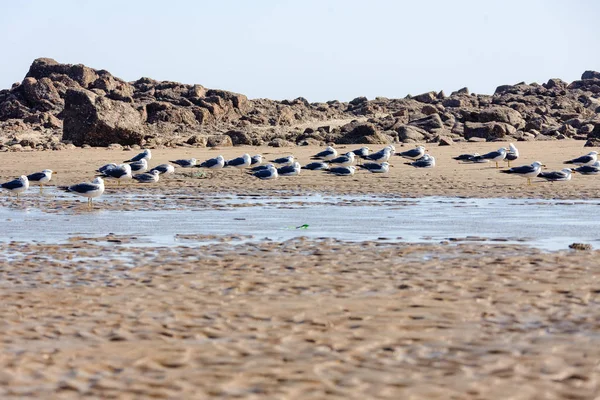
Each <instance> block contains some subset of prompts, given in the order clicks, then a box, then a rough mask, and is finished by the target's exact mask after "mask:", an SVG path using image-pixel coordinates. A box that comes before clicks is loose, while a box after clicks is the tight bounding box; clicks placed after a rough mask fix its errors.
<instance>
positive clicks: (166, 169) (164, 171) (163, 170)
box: [148, 164, 175, 175]
mask: <svg viewBox="0 0 600 400" xmlns="http://www.w3.org/2000/svg"><path fill="white" fill-rule="evenodd" d="M152 171H158V172H159V173H160V174H161V175H169V174H174V173H175V167H174V166H172V165H171V164H159V165H157V166H156V167H154V168H152V169H151V170H150V171H148V172H152Z"/></svg>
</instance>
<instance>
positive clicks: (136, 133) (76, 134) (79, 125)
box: [62, 89, 144, 146]
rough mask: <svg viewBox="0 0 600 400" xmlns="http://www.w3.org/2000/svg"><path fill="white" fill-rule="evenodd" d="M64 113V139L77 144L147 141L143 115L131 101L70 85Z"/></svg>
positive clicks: (139, 142) (95, 144)
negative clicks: (123, 100) (112, 97)
mask: <svg viewBox="0 0 600 400" xmlns="http://www.w3.org/2000/svg"><path fill="white" fill-rule="evenodd" d="M63 116H64V122H63V125H64V127H63V136H62V139H63V140H64V141H71V142H72V143H73V144H74V145H76V146H82V145H84V144H89V145H91V146H108V145H110V144H111V143H119V144H121V145H133V144H138V145H141V144H143V140H144V133H143V130H144V129H143V125H142V124H143V121H142V116H141V114H140V112H139V111H138V110H136V109H135V108H133V107H132V106H131V105H130V104H128V103H124V102H122V101H116V100H111V99H108V98H106V97H103V96H98V95H96V94H94V93H93V92H91V91H89V90H85V89H69V90H68V91H67V93H66V97H65V109H64V111H63Z"/></svg>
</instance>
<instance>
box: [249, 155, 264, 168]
mask: <svg viewBox="0 0 600 400" xmlns="http://www.w3.org/2000/svg"><path fill="white" fill-rule="evenodd" d="M262 162H263V156H262V154H257V155H255V156H252V162H251V163H250V165H260V164H262Z"/></svg>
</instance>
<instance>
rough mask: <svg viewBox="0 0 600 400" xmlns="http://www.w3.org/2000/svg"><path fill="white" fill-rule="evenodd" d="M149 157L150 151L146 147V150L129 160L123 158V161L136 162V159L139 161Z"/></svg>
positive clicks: (148, 159) (147, 159)
mask: <svg viewBox="0 0 600 400" xmlns="http://www.w3.org/2000/svg"><path fill="white" fill-rule="evenodd" d="M151 158H152V153H151V152H150V150H148V149H146V150H144V151H142V152H141V153H140V154H138V155H136V156H135V157H133V158H131V159H129V160H125V161H123V162H136V161H140V160H146V161H150V159H151Z"/></svg>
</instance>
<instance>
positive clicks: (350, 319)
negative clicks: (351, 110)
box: [0, 141, 600, 399]
mask: <svg viewBox="0 0 600 400" xmlns="http://www.w3.org/2000/svg"><path fill="white" fill-rule="evenodd" d="M499 145H500V144H496V143H492V144H489V143H484V144H465V145H457V146H453V147H432V148H431V149H430V152H431V153H432V154H433V155H435V156H436V158H437V160H438V167H436V168H435V169H432V170H416V169H413V168H412V167H409V166H406V165H403V164H402V163H401V162H400V159H396V160H395V161H394V164H395V168H394V169H393V172H392V173H391V174H390V175H389V176H387V177H380V176H374V175H371V174H368V173H366V172H363V173H360V174H358V175H357V176H356V177H354V178H341V177H332V176H327V175H325V174H322V173H319V172H309V173H306V174H304V173H303V175H302V176H300V177H295V178H281V179H279V180H277V181H274V182H264V181H259V180H257V179H254V178H252V177H249V176H246V175H243V174H240V173H239V172H238V171H235V170H231V171H223V172H222V173H221V174H220V176H214V177H213V178H212V179H198V178H194V177H191V176H190V177H181V175H176V176H174V177H172V178H169V179H168V180H167V179H165V180H164V181H163V182H161V183H159V184H158V185H156V186H144V187H143V188H142V187H140V186H139V185H135V184H131V185H128V186H127V187H125V188H116V187H111V188H110V189H109V190H108V191H107V192H108V193H107V195H105V199H106V200H105V202H104V203H103V204H102V205H101V206H100V207H109V205H110V207H111V208H116V209H118V208H119V207H120V206H119V202H118V201H112V200H110V194H112V193H117V192H118V191H122V192H125V193H127V192H141V191H150V192H157V193H162V192H164V191H165V188H168V190H173V189H175V186H176V185H180V184H183V185H184V186H185V188H184V189H183V192H186V191H187V192H189V193H192V192H193V193H198V192H200V193H203V192H205V191H209V190H219V191H226V192H238V189H237V187H238V186H239V187H240V189H239V192H243V193H261V194H272V195H280V192H279V190H286V191H299V192H303V191H327V192H341V193H387V194H399V195H402V196H425V195H448V196H456V195H461V196H477V197H495V196H502V197H534V198H537V197H542V198H555V197H557V198H595V197H598V190H597V189H598V188H599V184H598V183H597V182H598V179H600V178H598V177H593V176H587V177H586V176H584V177H581V176H576V177H574V179H573V180H572V181H571V182H562V183H555V184H550V183H542V182H537V181H536V182H535V184H534V185H533V186H532V187H527V186H526V185H525V182H524V180H522V179H519V178H517V177H511V176H504V175H503V174H499V173H498V172H497V171H496V170H494V169H493V168H490V167H491V165H481V164H479V165H459V164H458V163H456V162H455V161H453V160H451V158H450V157H451V156H452V155H456V154H459V153H461V152H467V151H469V152H472V151H479V152H480V153H481V152H482V151H486V150H493V149H495V148H497V147H498V146H499ZM518 145H519V148H520V150H521V153H522V159H521V160H520V162H519V164H521V163H529V162H532V161H535V160H540V161H543V162H545V163H546V164H547V165H548V167H549V168H550V169H560V168H562V164H561V161H562V160H564V159H568V158H571V157H574V156H577V155H580V154H584V153H587V152H588V151H589V149H583V148H582V146H581V142H574V141H573V142H569V141H565V142H552V143H522V144H521V143H518ZM558 146H560V147H558ZM352 148H354V146H348V149H352ZM398 150H399V148H398ZM245 151H248V152H250V153H256V152H263V154H265V153H270V154H269V156H275V155H284V154H288V152H287V151H286V150H281V151H279V150H278V149H272V148H230V149H221V150H208V149H191V148H186V149H178V150H171V149H165V150H156V151H153V154H154V158H153V160H152V161H153V163H152V164H157V163H160V162H165V161H167V160H168V159H172V158H183V157H192V156H193V157H196V158H199V159H204V158H207V157H212V156H215V155H217V154H219V153H222V154H223V155H225V156H226V157H233V156H235V155H239V154H241V153H243V152H245ZM316 151H317V149H316V148H310V147H309V148H293V149H291V152H292V153H293V154H295V155H296V156H298V157H299V158H300V159H301V161H302V162H306V161H307V160H308V156H309V155H310V154H313V153H314V152H316ZM132 154H133V153H131V152H122V151H109V150H101V149H84V150H73V151H62V152H35V153H18V154H17V153H4V154H2V155H0V158H1V159H2V163H1V165H0V176H2V177H3V178H8V177H12V176H18V175H20V174H22V173H30V172H34V171H36V170H41V169H43V168H51V169H54V170H57V171H59V175H58V176H57V178H58V183H59V184H67V183H74V182H78V181H81V180H82V179H84V178H88V179H89V178H91V177H92V176H93V174H92V171H93V170H94V169H95V168H97V167H98V166H99V165H101V164H103V163H106V162H110V161H120V160H124V159H126V158H128V157H130V156H131V155H132ZM195 171H196V170H192V172H195ZM188 172H190V171H188ZM234 185H235V187H236V189H233V188H234ZM38 196H39V195H38V194H37V193H36V191H30V192H29V193H28V194H27V198H28V199H30V200H28V201H31V199H35V198H37V197H38ZM48 201H51V200H48ZM182 233H185V232H182ZM182 239H185V240H183V241H182V243H184V244H183V245H181V246H177V247H172V248H153V247H148V246H142V245H137V244H136V242H135V241H132V240H131V239H130V238H127V237H121V238H114V237H109V238H100V239H95V240H90V239H84V238H76V237H75V238H72V239H71V240H70V241H69V242H68V243H66V244H61V245H58V244H40V243H0V297H1V301H2V307H1V308H0V317H1V321H2V322H0V324H1V325H2V329H1V330H0V345H1V347H2V351H1V352H0V367H1V368H0V398H2V399H16V398H31V397H37V398H57V399H76V398H90V399H92V398H94V399H108V398H119V399H138V398H139V399H142V398H144V399H145V398H181V399H184V398H185V399H196V398H197V399H202V398H208V397H219V398H251V399H263V398H281V399H292V398H293V399H320V398H331V399H346V398H356V399H365V398H389V399H410V398H419V399H432V398H440V399H462V398H465V399H466V398H475V399H508V398H510V399H542V398H543V399H559V398H570V399H594V398H597V396H598V395H599V393H600V335H599V332H600V330H599V328H600V311H599V304H600V279H599V278H598V277H599V276H600V274H599V272H600V263H598V256H599V253H598V252H596V251H588V252H574V251H565V252H555V253H543V252H541V251H539V250H535V249H532V248H528V247H521V246H516V245H490V244H484V243H481V244H460V243H458V244H456V243H455V244H447V243H446V244H439V245H414V244H413V245H411V244H398V243H394V244H392V243H386V242H384V241H378V242H364V243H343V242H337V241H335V240H322V241H318V240H305V239H296V240H292V241H288V242H284V243H271V242H258V243H241V244H235V242H236V241H234V242H221V243H219V241H218V240H216V241H215V242H216V243H215V244H212V245H210V246H206V247H193V246H191V244H192V243H194V242H195V241H196V240H204V239H215V238H211V237H186V236H182ZM217 239H218V238H217ZM241 239H243V238H241ZM186 240H188V241H189V245H186V244H187V242H186Z"/></svg>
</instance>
